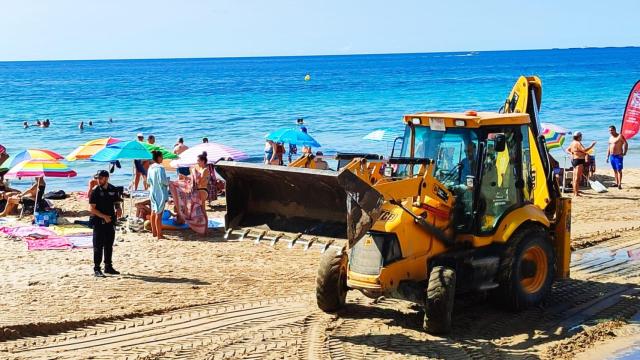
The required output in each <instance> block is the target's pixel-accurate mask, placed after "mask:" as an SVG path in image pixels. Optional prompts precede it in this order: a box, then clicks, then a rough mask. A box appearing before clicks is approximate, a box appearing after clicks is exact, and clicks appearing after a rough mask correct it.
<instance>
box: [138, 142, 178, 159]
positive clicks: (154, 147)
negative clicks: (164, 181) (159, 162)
mask: <svg viewBox="0 0 640 360" xmlns="http://www.w3.org/2000/svg"><path fill="white" fill-rule="evenodd" d="M142 146H144V147H145V148H147V150H149V152H154V151H160V153H162V157H163V158H164V159H165V160H167V159H169V160H175V159H177V158H178V155H176V154H174V153H173V152H171V151H169V150H167V148H164V147H162V146H159V145H155V144H153V145H152V144H149V143H142Z"/></svg>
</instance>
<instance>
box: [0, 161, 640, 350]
mask: <svg viewBox="0 0 640 360" xmlns="http://www.w3.org/2000/svg"><path fill="white" fill-rule="evenodd" d="M607 170H608V169H607ZM599 179H600V180H601V181H602V182H603V183H604V184H605V185H609V184H610V183H611V178H610V174H609V173H608V171H607V172H602V173H601V174H600V175H599ZM623 184H624V188H623V189H622V190H618V189H613V188H612V189H610V190H609V192H607V193H602V194H597V193H594V192H593V191H591V190H585V196H584V197H582V198H578V199H575V200H574V202H573V213H572V216H573V227H572V231H573V239H574V241H575V244H576V248H581V249H583V250H584V249H589V248H592V247H602V246H609V245H608V244H610V246H612V247H613V248H616V249H619V248H622V247H623V246H631V247H634V246H635V248H637V247H638V244H640V216H638V213H639V212H640V201H639V200H640V170H638V169H630V170H625V178H624V181H623ZM55 204H56V207H59V208H61V209H63V211H64V213H65V217H66V219H67V220H70V221H72V220H74V219H84V218H86V216H87V215H88V212H87V209H86V200H82V199H80V198H79V197H78V196H77V195H72V196H71V197H70V198H68V199H65V200H60V201H56V202H55ZM223 209H224V207H223V206H222V204H221V203H218V204H217V205H216V206H215V207H214V208H213V209H212V211H211V212H210V214H209V216H210V217H222V216H223V212H222V211H223ZM0 225H1V224H0ZM625 229H627V230H625ZM222 235H223V232H222V230H217V231H215V230H214V231H212V232H211V233H210V234H209V236H207V237H206V238H205V237H202V236H197V235H195V234H194V233H193V232H191V231H181V232H169V233H168V235H167V239H166V240H162V241H156V240H153V239H152V237H151V235H150V234H149V233H146V232H145V233H128V234H124V235H119V236H118V240H117V242H116V247H115V249H114V266H115V267H116V268H117V269H118V270H120V271H121V272H122V275H120V276H109V277H108V278H106V279H97V278H95V277H94V276H93V274H92V258H91V254H92V251H91V250H90V249H74V250H64V251H60V250H57V251H56V250H49V251H28V250H27V249H26V246H25V244H24V243H23V242H22V241H15V240H11V239H8V238H5V237H0V269H2V273H3V276H2V278H1V279H0V304H1V305H0V314H2V315H1V316H0V357H1V358H25V359H26V358H38V357H43V358H87V357H89V356H90V355H91V356H94V357H95V358H102V357H104V358H125V357H129V358H135V357H139V358H170V357H183V358H211V359H213V358H216V359H217V358H244V357H249V358H263V357H266V358H340V357H341V356H346V357H348V358H353V357H357V358H407V357H415V358H423V357H427V358H460V359H463V358H484V357H492V358H493V357H496V358H520V357H522V356H525V355H528V356H529V357H528V358H558V357H560V356H561V357H562V358H572V357H573V356H576V355H580V354H581V353H584V352H585V351H588V354H589V355H590V356H593V355H594V351H599V350H593V349H594V346H595V345H598V346H597V347H596V349H600V348H601V346H600V345H599V344H613V345H609V347H603V349H605V350H603V351H614V350H612V349H615V348H616V346H615V339H616V337H618V336H621V337H622V336H623V335H624V334H626V335H625V336H628V335H629V334H636V331H637V329H636V328H635V327H633V325H630V324H628V323H627V319H630V318H632V317H633V316H634V315H636V313H637V312H638V311H640V295H639V294H638V282H639V280H640V272H631V273H629V274H627V275H626V276H621V275H619V273H609V274H606V272H605V273H591V272H589V271H586V270H585V269H581V268H580V267H579V266H578V267H576V268H574V269H572V275H573V276H572V277H573V280H570V281H563V282H560V284H559V285H557V286H556V288H555V289H554V293H553V294H552V296H551V299H550V300H549V301H548V302H547V303H545V306H543V307H541V308H537V309H531V310H528V311H525V312H523V313H519V314H512V313H505V312H503V311H501V310H499V309H496V308H494V307H491V306H490V305H487V303H486V301H485V300H484V299H482V298H480V299H479V298H477V297H471V298H462V299H460V300H459V301H458V302H457V303H456V309H455V317H456V319H455V321H454V324H455V325H454V331H453V332H452V333H451V335H450V336H449V337H444V338H438V337H433V336H429V335H427V334H425V333H423V332H422V331H420V328H419V327H420V323H421V318H420V316H419V313H418V309H417V308H416V307H415V306H413V305H411V304H409V303H405V302H401V301H396V300H391V299H379V300H371V299H368V298H365V297H363V296H362V295H360V294H359V293H355V292H351V293H350V294H349V297H348V302H349V306H348V307H347V309H346V310H345V312H344V314H340V316H335V315H328V314H324V313H322V312H320V311H319V310H318V309H317V307H316V305H315V298H314V288H315V280H314V279H315V274H316V268H317V265H318V262H319V259H320V255H319V253H318V252H317V251H315V250H309V251H303V250H302V249H299V248H297V249H287V248H286V247H285V246H284V245H277V246H276V247H270V246H269V245H266V244H258V245H256V244H254V243H252V242H247V241H245V242H238V241H225V240H224V239H223V238H222ZM629 244H630V245H629ZM579 258H580V256H578V257H577V259H579ZM636 266H637V263H636ZM611 294H614V295H615V296H618V297H617V298H615V299H614V300H610V301H609V302H610V303H607V304H600V303H598V304H600V305H598V304H596V303H595V301H597V300H598V298H604V297H607V296H614V295H611ZM612 299H613V298H612ZM616 299H617V300H616ZM590 303H593V304H596V305H593V306H595V307H594V308H592V309H591V310H588V311H586V310H585V309H587V307H586V306H585V304H590ZM364 305H366V307H365V306H364ZM585 311H586V312H585ZM225 314H228V315H225ZM259 314H262V315H260V316H258V315H259ZM265 314H266V315H265ZM177 319H182V320H183V321H182V322H186V323H188V324H191V325H189V326H182V325H180V324H182V322H180V321H177ZM184 319H187V320H184ZM233 319H235V320H233ZM615 319H621V320H615ZM205 320H206V321H205ZM232 320H233V321H235V322H234V323H231V322H230V321H232ZM189 321H191V323H189ZM615 321H617V322H615ZM154 324H160V325H157V326H156V325H154ZM163 324H164V325H163ZM569 324H571V325H572V326H573V329H572V330H571V331H570V329H568V328H567V325H569ZM603 324H604V325H603ZM576 326H577V328H576ZM595 326H598V327H600V328H603V327H604V328H605V330H604V331H603V330H602V329H595V330H593V329H592V328H593V327H595ZM136 329H138V330H136ZM161 329H164V330H163V331H164V332H161V331H160V330H161ZM189 329H192V330H189ZM576 329H577V330H576ZM589 329H592V330H589ZM583 330H584V331H583ZM589 331H591V332H589ZM136 334H138V335H136ZM145 334H147V335H145ZM161 334H173V335H171V336H167V337H166V338H163V337H162V336H161ZM163 336H164V335H163ZM74 339H75V340H74ZM78 339H83V340H82V341H80V340H78ZM136 339H145V341H139V342H136ZM154 339H155V340H154ZM585 339H586V340H585ZM74 341H75V342H74ZM65 344H68V345H65ZM81 344H85V345H86V346H84V345H83V346H81ZM581 356H583V357H584V354H582V355H581Z"/></svg>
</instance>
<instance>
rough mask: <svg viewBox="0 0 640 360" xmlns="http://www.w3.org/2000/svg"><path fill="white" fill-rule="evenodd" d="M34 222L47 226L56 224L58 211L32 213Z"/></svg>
mask: <svg viewBox="0 0 640 360" xmlns="http://www.w3.org/2000/svg"><path fill="white" fill-rule="evenodd" d="M34 217H35V224H36V225H38V226H49V225H56V224H58V213H57V212H55V211H38V212H36V213H35V214H34Z"/></svg>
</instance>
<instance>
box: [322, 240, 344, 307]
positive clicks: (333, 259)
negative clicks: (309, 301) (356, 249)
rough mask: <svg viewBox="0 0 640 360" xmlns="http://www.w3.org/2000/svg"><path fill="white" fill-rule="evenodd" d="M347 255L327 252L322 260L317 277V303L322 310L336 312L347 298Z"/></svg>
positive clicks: (342, 252)
mask: <svg viewBox="0 0 640 360" xmlns="http://www.w3.org/2000/svg"><path fill="white" fill-rule="evenodd" d="M347 290H348V289H347V254H346V253H345V252H344V251H341V252H340V253H339V254H338V253H336V252H334V251H327V252H325V253H324V255H323V256H322V259H321V260H320V266H319V267H318V276H317V277H316V302H317V303H318V307H319V308H320V310H322V311H324V312H335V311H337V310H339V309H340V308H342V307H343V306H344V304H345V302H346V298H347Z"/></svg>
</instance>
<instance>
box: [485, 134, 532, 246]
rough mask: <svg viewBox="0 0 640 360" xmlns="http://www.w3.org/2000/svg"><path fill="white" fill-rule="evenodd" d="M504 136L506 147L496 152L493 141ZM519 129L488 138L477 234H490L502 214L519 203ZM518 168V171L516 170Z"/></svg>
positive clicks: (489, 135) (488, 136)
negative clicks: (478, 232) (478, 231)
mask: <svg viewBox="0 0 640 360" xmlns="http://www.w3.org/2000/svg"><path fill="white" fill-rule="evenodd" d="M498 134H504V135H505V137H506V147H505V149H504V150H503V151H496V148H495V142H494V139H495V138H496V135H498ZM521 137H522V136H521V134H520V128H519V127H518V128H515V127H514V128H505V129H500V130H499V131H496V132H489V133H488V134H487V146H486V152H485V154H486V155H485V157H484V159H483V164H482V183H481V185H480V195H479V201H480V204H479V215H480V216H479V219H480V224H479V228H480V232H481V233H486V232H491V231H493V229H494V228H495V226H496V224H497V222H498V221H499V220H500V219H501V218H502V216H503V215H504V214H505V212H506V211H507V210H508V209H509V208H511V207H512V206H513V205H516V204H518V203H519V202H520V196H519V194H518V187H517V186H516V184H517V183H518V179H519V178H520V171H521V166H522V165H521V164H519V163H518V162H519V160H520V156H521V153H520V152H521V144H520V143H521V141H520V139H521ZM519 167H520V168H519Z"/></svg>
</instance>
